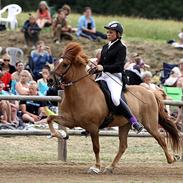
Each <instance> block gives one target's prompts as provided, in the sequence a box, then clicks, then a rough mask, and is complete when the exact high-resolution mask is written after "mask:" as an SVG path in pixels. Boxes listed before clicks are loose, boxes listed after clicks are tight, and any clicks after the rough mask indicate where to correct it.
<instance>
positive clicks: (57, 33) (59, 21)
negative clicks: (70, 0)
mask: <svg viewBox="0 0 183 183" xmlns="http://www.w3.org/2000/svg"><path fill="white" fill-rule="evenodd" d="M53 36H54V41H55V42H56V43H57V44H59V43H60V41H61V39H63V38H65V39H68V40H72V39H73V38H72V35H71V29H70V28H69V27H68V25H67V21H66V15H65V11H64V10H63V9H59V10H58V12H57V16H56V18H55V20H54V21H53Z"/></svg>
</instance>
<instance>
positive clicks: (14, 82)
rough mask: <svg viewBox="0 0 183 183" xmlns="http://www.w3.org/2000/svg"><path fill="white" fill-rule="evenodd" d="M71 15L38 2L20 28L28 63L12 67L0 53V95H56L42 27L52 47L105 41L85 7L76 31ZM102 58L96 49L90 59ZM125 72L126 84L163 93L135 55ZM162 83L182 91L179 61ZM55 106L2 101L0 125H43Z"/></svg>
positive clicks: (67, 10) (65, 9)
mask: <svg viewBox="0 0 183 183" xmlns="http://www.w3.org/2000/svg"><path fill="white" fill-rule="evenodd" d="M70 13H71V8H70V6H68V5H63V6H62V8H60V9H58V10H57V13H56V15H55V16H52V15H51V12H50V10H49V7H48V5H47V3H46V1H41V2H40V4H39V7H38V9H37V11H36V16H34V15H32V14H30V15H29V19H28V20H26V21H25V23H24V25H23V27H22V29H21V31H22V33H23V34H24V38H25V45H24V48H28V47H31V48H32V51H31V52H30V55H29V59H28V63H27V64H25V63H24V61H23V60H18V59H17V62H16V64H15V66H14V65H11V64H10V63H11V59H12V58H11V55H8V53H7V52H6V50H0V52H1V55H2V59H1V60H0V61H1V63H0V95H40V96H45V95H49V96H50V95H55V94H56V93H57V91H56V90H54V89H52V88H49V86H48V79H49V76H50V72H51V67H52V66H53V64H54V62H55V57H54V55H52V51H51V49H50V47H49V46H47V45H45V42H44V41H43V40H40V39H39V34H40V31H41V30H42V29H44V28H45V27H49V26H50V27H51V28H52V35H53V41H54V43H55V44H60V42H61V41H62V40H63V39H67V40H72V39H73V35H74V34H76V36H77V37H78V38H80V37H83V38H87V39H89V40H91V41H100V40H101V39H104V40H105V39H107V35H106V34H104V33H102V32H99V31H97V29H96V25H95V20H94V18H93V16H92V9H91V8H90V7H85V9H84V11H83V15H82V16H81V17H80V18H79V20H78V27H77V29H76V28H73V27H72V26H71V25H69V24H68V16H69V14H70ZM182 34H183V33H182ZM182 34H180V35H179V37H180V39H182ZM108 49H109V48H108ZM101 55H102V56H101ZM101 57H102V58H103V57H104V56H103V50H101V49H98V50H96V58H94V59H93V60H92V59H91V60H92V61H94V62H95V63H96V64H97V63H99V61H100V60H101ZM103 59H104V58H103ZM124 69H125V73H126V76H127V84H128V85H141V86H142V87H144V88H146V89H148V90H152V91H162V89H161V88H160V87H159V86H157V85H155V84H154V83H153V82H152V77H153V75H152V73H151V72H150V71H149V69H150V65H147V64H145V62H144V60H143V59H142V58H141V56H140V55H139V54H138V53H132V54H129V57H128V58H127V61H126V64H125V65H124ZM162 84H164V85H166V86H176V87H181V88H183V60H182V59H181V60H180V62H179V64H178V66H177V67H174V68H173V69H172V71H171V73H170V75H169V77H168V78H166V79H165V80H164V83H162ZM56 105H57V104H55V103H48V102H38V101H26V100H25V101H20V102H19V101H7V100H6V101H5V100H1V101H0V123H1V124H5V125H8V126H13V127H15V128H24V126H25V125H24V124H25V123H28V124H35V123H36V124H43V123H45V122H46V120H45V119H46V117H47V112H46V111H47V109H48V107H49V108H50V109H55V108H56Z"/></svg>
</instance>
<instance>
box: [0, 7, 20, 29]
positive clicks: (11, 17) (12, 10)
mask: <svg viewBox="0 0 183 183" xmlns="http://www.w3.org/2000/svg"><path fill="white" fill-rule="evenodd" d="M6 11H8V16H7V17H6V18H2V14H3V13H4V12H6ZM21 12H22V8H21V7H20V6H19V5H17V4H10V5H8V6H5V7H4V8H3V9H2V10H0V22H5V23H6V25H7V26H9V25H10V26H9V27H10V28H11V29H12V30H13V29H15V28H16V27H17V26H18V21H17V18H16V15H18V14H19V13H21Z"/></svg>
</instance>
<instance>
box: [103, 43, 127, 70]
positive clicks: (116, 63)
mask: <svg viewBox="0 0 183 183" xmlns="http://www.w3.org/2000/svg"><path fill="white" fill-rule="evenodd" d="M125 59H126V47H125V46H124V45H123V44H122V43H121V41H120V40H118V41H116V42H115V43H114V44H113V45H111V47H110V48H109V49H108V44H106V45H104V46H103V48H102V52H101V58H100V61H99V64H101V65H102V66H103V68H104V72H109V73H119V72H123V70H124V65H125V61H126V60H125Z"/></svg>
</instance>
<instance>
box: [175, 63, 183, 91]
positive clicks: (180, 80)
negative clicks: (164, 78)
mask: <svg viewBox="0 0 183 183" xmlns="http://www.w3.org/2000/svg"><path fill="white" fill-rule="evenodd" d="M179 69H180V73H181V74H180V77H178V79H177V82H176V86H177V87H180V88H183V59H180V61H179Z"/></svg>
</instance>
